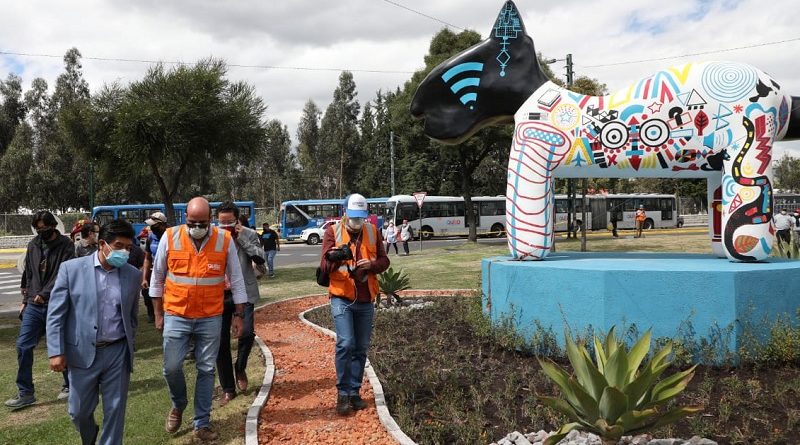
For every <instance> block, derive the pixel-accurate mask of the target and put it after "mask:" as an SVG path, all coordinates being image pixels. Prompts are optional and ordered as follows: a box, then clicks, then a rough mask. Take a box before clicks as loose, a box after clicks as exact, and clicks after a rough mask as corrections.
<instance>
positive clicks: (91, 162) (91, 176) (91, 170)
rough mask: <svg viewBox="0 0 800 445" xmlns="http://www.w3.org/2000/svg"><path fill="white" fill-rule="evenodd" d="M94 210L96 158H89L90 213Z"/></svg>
mask: <svg viewBox="0 0 800 445" xmlns="http://www.w3.org/2000/svg"><path fill="white" fill-rule="evenodd" d="M92 212H94V160H89V214H90V215H91V214H92Z"/></svg>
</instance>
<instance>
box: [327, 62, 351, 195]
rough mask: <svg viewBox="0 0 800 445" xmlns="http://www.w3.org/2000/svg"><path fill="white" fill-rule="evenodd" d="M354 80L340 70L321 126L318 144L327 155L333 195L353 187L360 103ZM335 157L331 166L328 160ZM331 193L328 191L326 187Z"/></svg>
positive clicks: (347, 72) (328, 177)
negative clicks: (337, 81)
mask: <svg viewBox="0 0 800 445" xmlns="http://www.w3.org/2000/svg"><path fill="white" fill-rule="evenodd" d="M357 95H358V92H357V91H356V83H355V81H354V80H353V73H351V72H349V71H342V73H341V74H340V75H339V85H338V86H337V87H336V90H334V92H333V102H331V104H330V105H328V108H327V109H326V110H325V115H324V116H323V117H322V125H321V127H320V146H321V147H322V149H323V152H324V153H325V154H326V155H327V156H326V159H328V162H327V163H326V164H325V165H326V167H333V168H330V169H326V172H327V179H328V183H327V184H326V185H327V186H328V187H329V189H333V188H334V187H335V190H336V191H335V192H334V194H335V196H336V197H337V198H338V197H342V196H343V195H344V194H345V192H347V191H349V190H351V189H352V187H353V184H354V183H355V179H356V178H354V176H355V175H354V174H355V173H356V172H357V171H358V167H359V166H360V159H359V158H358V156H354V155H355V154H356V151H357V150H356V149H357V147H358V139H359V135H358V112H359V110H360V106H359V104H358V100H356V96H357ZM333 159H335V160H336V165H333V163H332V162H330V161H331V160H333ZM329 193H330V190H329Z"/></svg>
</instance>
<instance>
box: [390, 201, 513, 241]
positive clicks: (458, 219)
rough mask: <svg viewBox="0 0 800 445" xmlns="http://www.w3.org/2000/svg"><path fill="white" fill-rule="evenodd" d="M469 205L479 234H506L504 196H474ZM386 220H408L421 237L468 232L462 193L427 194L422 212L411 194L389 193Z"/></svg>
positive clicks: (401, 221) (396, 223) (397, 222)
mask: <svg viewBox="0 0 800 445" xmlns="http://www.w3.org/2000/svg"><path fill="white" fill-rule="evenodd" d="M472 207H473V209H475V218H476V222H475V226H476V231H477V233H478V234H479V235H493V236H503V235H505V223H506V198H505V196H502V195H501V196H476V197H473V198H472ZM420 213H421V214H422V219H421V220H420ZM385 219H386V220H387V221H394V223H395V225H400V224H402V223H403V220H404V219H407V220H408V223H409V225H410V226H411V229H412V230H413V231H414V232H415V233H418V234H419V235H420V236H422V239H424V240H427V239H430V238H431V237H434V236H458V235H468V234H469V225H468V224H467V218H466V205H465V203H464V198H463V197H461V196H426V197H425V200H424V201H423V203H422V210H421V212H420V209H419V207H417V201H416V200H415V199H414V197H413V196H411V195H397V196H392V197H391V198H389V200H388V201H387V202H386V218H385Z"/></svg>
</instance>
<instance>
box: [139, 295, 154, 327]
mask: <svg viewBox="0 0 800 445" xmlns="http://www.w3.org/2000/svg"><path fill="white" fill-rule="evenodd" d="M142 300H144V306H145V307H146V308H147V321H149V322H151V323H152V322H153V320H155V317H156V315H155V310H154V309H153V300H152V299H151V298H150V290H149V289H142Z"/></svg>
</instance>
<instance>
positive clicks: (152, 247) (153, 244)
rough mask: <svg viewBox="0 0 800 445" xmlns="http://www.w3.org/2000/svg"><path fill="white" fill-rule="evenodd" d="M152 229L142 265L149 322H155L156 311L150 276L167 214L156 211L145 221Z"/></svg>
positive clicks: (143, 288) (145, 304) (146, 243)
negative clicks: (151, 295) (151, 292)
mask: <svg viewBox="0 0 800 445" xmlns="http://www.w3.org/2000/svg"><path fill="white" fill-rule="evenodd" d="M144 222H145V223H146V224H147V227H149V229H150V230H148V231H147V239H146V241H145V243H144V264H143V265H142V285H141V286H142V299H143V300H144V306H145V307H146V308H147V321H148V323H153V322H155V317H156V316H155V311H154V309H153V300H152V299H151V298H150V276H151V273H152V271H153V261H154V259H155V257H156V252H158V244H159V243H160V242H161V237H162V236H163V235H164V232H165V231H166V230H167V227H169V225H168V224H167V216H166V215H164V214H163V213H162V212H154V213H153V214H152V215H150V217H149V218H147V219H146V220H145V221H144Z"/></svg>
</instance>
